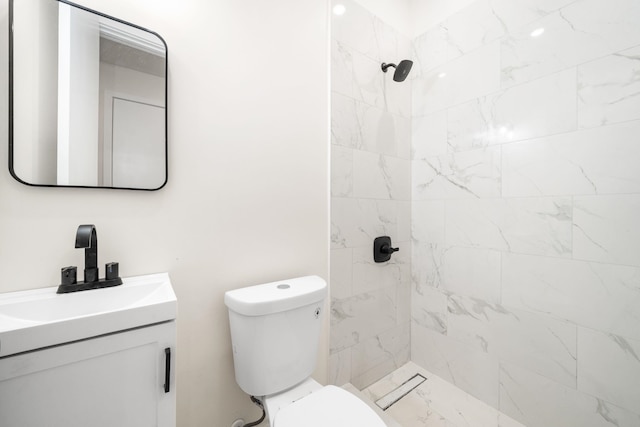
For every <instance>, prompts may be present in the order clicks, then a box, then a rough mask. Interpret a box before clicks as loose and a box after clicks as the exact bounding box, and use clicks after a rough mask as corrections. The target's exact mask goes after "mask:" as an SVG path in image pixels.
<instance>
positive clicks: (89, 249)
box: [76, 224, 99, 283]
mask: <svg viewBox="0 0 640 427" xmlns="http://www.w3.org/2000/svg"><path fill="white" fill-rule="evenodd" d="M78 248H85V249H84V282H85V283H91V282H97V281H98V278H99V272H98V235H97V233H96V227H95V226H94V225H93V224H87V225H81V226H80V227H78V231H77V233H76V249H78Z"/></svg>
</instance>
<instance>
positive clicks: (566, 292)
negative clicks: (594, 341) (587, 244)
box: [502, 253, 640, 340]
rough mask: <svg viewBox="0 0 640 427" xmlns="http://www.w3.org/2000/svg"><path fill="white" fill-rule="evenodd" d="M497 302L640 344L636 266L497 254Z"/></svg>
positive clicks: (638, 273)
mask: <svg viewBox="0 0 640 427" xmlns="http://www.w3.org/2000/svg"><path fill="white" fill-rule="evenodd" d="M502 303H503V304H504V305H505V306H508V307H516V308H521V309H524V310H529V311H534V312H538V313H545V314H550V315H552V316H555V317H557V318H561V319H566V320H568V321H570V322H572V323H574V324H577V325H582V326H586V327H589V328H593V329H597V330H600V331H604V332H610V333H613V334H618V335H623V336H626V337H630V338H632V339H636V340H640V268H638V267H627V266H621V265H612V264H602V263H596V262H588V261H577V260H571V259H560V258H550V257H538V256H531V255H517V254H508V253H505V254H503V256H502Z"/></svg>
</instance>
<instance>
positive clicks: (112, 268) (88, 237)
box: [58, 224, 122, 294]
mask: <svg viewBox="0 0 640 427" xmlns="http://www.w3.org/2000/svg"><path fill="white" fill-rule="evenodd" d="M76 248H84V282H78V281H77V279H76V278H77V274H78V269H77V267H75V266H71V267H64V268H62V270H61V284H60V286H58V293H59V294H65V293H68V292H77V291H86V290H89V289H99V288H108V287H111V286H118V285H121V284H122V279H121V278H120V276H119V275H118V270H119V268H118V263H117V262H110V263H108V264H106V266H105V267H106V270H107V271H106V276H105V278H104V279H100V274H99V270H98V234H97V233H96V227H95V225H93V224H85V225H81V226H79V227H78V231H77V232H76Z"/></svg>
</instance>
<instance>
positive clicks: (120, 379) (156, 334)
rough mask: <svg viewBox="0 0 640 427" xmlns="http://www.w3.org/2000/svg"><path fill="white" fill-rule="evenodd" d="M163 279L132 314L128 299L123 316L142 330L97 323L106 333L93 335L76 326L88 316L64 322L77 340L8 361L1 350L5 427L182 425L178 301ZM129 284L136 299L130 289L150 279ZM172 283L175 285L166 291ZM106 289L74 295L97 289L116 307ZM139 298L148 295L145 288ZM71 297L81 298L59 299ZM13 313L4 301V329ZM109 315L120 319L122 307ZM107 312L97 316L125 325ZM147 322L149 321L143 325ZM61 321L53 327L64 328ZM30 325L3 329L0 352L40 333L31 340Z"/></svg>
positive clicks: (0, 409) (0, 419)
mask: <svg viewBox="0 0 640 427" xmlns="http://www.w3.org/2000/svg"><path fill="white" fill-rule="evenodd" d="M149 277H151V276H149ZM164 277H165V276H161V277H160V279H161V280H158V276H157V275H155V276H153V278H154V279H155V280H152V281H155V284H154V286H155V288H156V289H155V290H153V295H145V296H142V297H141V299H140V301H142V302H140V303H136V304H133V305H137V306H138V307H137V308H134V309H131V308H130V306H131V304H129V303H130V302H131V301H123V304H128V305H129V307H128V308H126V309H123V310H120V311H121V313H120V316H121V317H123V318H126V319H135V322H136V323H137V324H136V325H133V326H131V327H126V328H124V329H121V330H113V331H108V329H109V328H107V332H106V333H105V332H104V328H105V326H104V324H102V325H100V322H95V325H100V326H101V327H100V328H98V329H102V330H101V331H100V333H97V334H93V335H92V334H91V333H90V331H89V330H88V329H87V328H85V329H82V328H75V327H74V322H82V321H83V320H84V321H86V322H88V324H91V322H90V319H89V318H88V317H85V318H84V319H80V320H78V319H71V320H65V321H62V325H57V326H58V327H60V328H61V329H60V331H65V332H66V333H67V334H71V335H73V334H74V333H77V334H78V337H77V338H76V339H71V340H68V341H67V342H57V343H56V344H53V345H50V344H49V345H47V346H44V347H39V348H34V349H29V350H26V351H20V352H16V353H14V354H9V355H4V356H3V355H2V353H1V352H0V426H1V427H156V426H157V427H175V425H176V388H175V359H176V357H175V356H176V321H175V317H176V316H175V306H176V302H175V295H174V294H173V291H172V290H171V288H170V285H168V276H166V279H167V280H166V283H164V284H163V283H161V282H162V279H163V278H164ZM128 285H129V288H130V289H129V290H127V280H126V279H125V284H124V285H122V289H120V290H119V291H120V293H123V292H129V293H130V294H131V293H132V292H131V288H132V287H136V286H144V280H140V278H137V279H135V280H129V284H128ZM165 285H168V286H169V288H168V289H166V288H165V289H162V288H161V287H162V286H165ZM101 291H107V290H99V291H85V292H79V293H78V294H81V293H82V294H84V295H82V296H81V295H78V296H76V297H75V298H78V299H79V298H80V297H82V298H86V297H88V296H90V295H89V293H90V292H96V293H95V294H93V295H94V296H95V297H97V298H106V297H112V298H111V299H110V301H111V302H113V298H117V295H116V294H117V293H118V289H116V288H113V289H110V290H109V292H101ZM136 293H137V294H140V295H142V294H144V292H142V290H141V289H137V290H136ZM16 295H17V294H16ZM65 297H66V298H67V300H65V302H66V301H68V298H74V296H73V295H63V296H58V295H56V296H55V297H52V298H56V299H63V298H65ZM15 299H16V298H14V300H15ZM18 300H19V303H24V301H25V298H24V297H23V296H22V295H19V298H18ZM129 310H138V311H139V310H143V311H144V312H145V316H144V317H142V316H139V317H136V315H135V314H133V313H128V311H129ZM145 310H146V311H145ZM8 312H10V309H9V308H8V305H5V308H3V301H2V299H1V298H0V324H1V323H2V321H3V320H7V319H9V317H8V316H7V317H5V318H4V319H3V313H8ZM106 314H109V315H110V316H114V315H116V314H118V310H115V311H114V310H111V311H110V312H109V313H106ZM106 314H105V313H98V314H96V315H95V316H97V317H100V316H102V315H105V317H104V318H103V320H104V322H106V323H107V324H108V325H111V324H119V325H122V323H119V322H118V321H117V320H118V319H117V318H113V317H109V316H107V315H106ZM32 317H33V316H32ZM143 318H146V319H148V320H147V321H144V320H140V319H143ZM88 319H89V320H88ZM23 320H25V319H23ZM57 320H58V321H57V322H50V323H49V326H50V327H52V326H51V325H52V324H53V323H61V322H60V321H59V320H60V319H57ZM94 320H95V319H94ZM45 323H46V322H43V324H45ZM140 323H142V324H140ZM145 323H147V324H145ZM23 326H24V327H23V328H22V330H23V331H24V332H23V334H22V335H21V334H20V333H19V332H20V331H21V329H16V330H14V331H9V330H5V331H4V332H3V331H2V327H1V325H0V351H1V350H2V348H3V344H5V343H6V346H5V348H12V347H14V346H15V347H19V344H21V343H22V342H24V341H29V340H30V339H31V338H32V337H35V336H36V335H34V334H32V336H30V335H29V333H31V332H30V331H27V330H28V329H29V328H30V327H29V326H27V324H25V325H23ZM54 326H55V325H54ZM31 327H32V328H33V327H36V328H37V327H38V325H37V324H32V325H31ZM96 327H97V326H96ZM92 328H93V326H92ZM7 329H8V328H7ZM98 329H96V330H98ZM10 332H14V333H13V335H12V334H10ZM48 333H49V334H51V333H53V334H56V331H55V330H48ZM56 335H62V334H61V333H58V334H56ZM87 335H89V336H87ZM21 337H22V338H24V340H21V339H20V338H21ZM3 338H5V341H4V342H3Z"/></svg>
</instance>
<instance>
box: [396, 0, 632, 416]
mask: <svg viewBox="0 0 640 427" xmlns="http://www.w3.org/2000/svg"><path fill="white" fill-rule="evenodd" d="M536 30H537V31H536ZM535 34H538V35H537V36H534V35H535ZM411 55H412V57H413V59H414V60H415V62H416V66H415V68H414V70H413V71H412V73H414V72H415V73H414V74H413V76H412V77H413V80H412V82H411V83H412V100H411V105H412V123H411V128H412V144H411V219H412V225H411V246H412V257H411V260H410V265H411V329H410V334H411V360H412V361H413V362H415V363H417V364H418V365H420V366H422V367H424V368H426V369H427V370H429V371H431V372H433V373H434V374H436V375H438V376H440V377H442V378H444V379H446V380H447V381H450V382H451V383H453V384H455V385H456V386H458V387H459V388H461V389H463V390H465V391H467V392H469V393H470V394H472V395H474V396H475V397H477V398H479V399H481V400H483V401H484V402H486V403H489V404H490V405H492V406H494V407H495V408H497V409H499V410H500V411H501V412H503V413H505V414H506V415H508V416H510V417H512V418H513V419H515V420H517V421H518V422H521V423H522V424H524V425H526V426H528V427H554V426H557V427H574V426H575V427H590V426H594V427H595V426H598V427H600V426H619V427H623V426H625V427H631V426H639V425H640V386H638V384H640V221H639V220H638V219H639V218H640V167H639V164H640V2H639V1H638V0H477V1H476V2H474V3H472V4H471V5H470V6H468V7H467V8H465V9H463V10H461V11H460V12H459V13H456V14H455V15H453V16H451V17H450V18H448V19H447V20H446V21H444V22H442V23H441V24H440V25H438V26H436V27H435V28H433V29H432V30H430V31H428V32H426V33H424V34H422V35H420V36H418V37H417V38H416V39H415V40H413V44H412V54H411ZM389 209H390V208H389Z"/></svg>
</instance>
